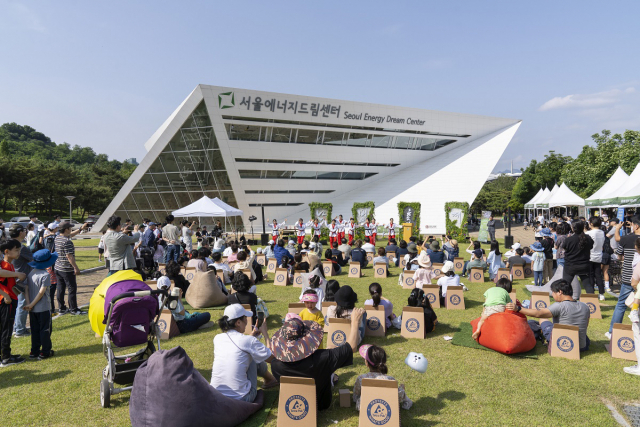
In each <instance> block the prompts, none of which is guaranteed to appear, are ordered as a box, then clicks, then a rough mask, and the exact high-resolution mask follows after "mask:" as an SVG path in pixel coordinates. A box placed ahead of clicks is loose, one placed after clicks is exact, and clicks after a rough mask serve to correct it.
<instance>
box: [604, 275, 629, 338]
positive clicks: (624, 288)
mask: <svg viewBox="0 0 640 427" xmlns="http://www.w3.org/2000/svg"><path fill="white" fill-rule="evenodd" d="M632 292H633V288H632V287H631V285H630V284H629V283H623V284H622V285H620V296H619V297H618V303H617V304H616V308H614V309H613V315H612V316H611V326H609V333H611V332H613V324H614V323H622V319H624V313H625V312H626V311H627V306H626V304H625V303H624V301H625V300H626V299H627V297H628V296H629V294H630V293H632Z"/></svg>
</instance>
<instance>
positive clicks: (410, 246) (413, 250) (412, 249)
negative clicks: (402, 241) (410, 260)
mask: <svg viewBox="0 0 640 427" xmlns="http://www.w3.org/2000/svg"><path fill="white" fill-rule="evenodd" d="M407 252H409V253H410V254H417V253H418V248H417V246H416V244H415V243H409V244H408V245H407Z"/></svg>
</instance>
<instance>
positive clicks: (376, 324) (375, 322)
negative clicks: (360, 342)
mask: <svg viewBox="0 0 640 427" xmlns="http://www.w3.org/2000/svg"><path fill="white" fill-rule="evenodd" d="M367 326H368V327H369V329H370V330H372V331H377V330H378V329H380V319H378V318H377V317H370V318H368V319H367Z"/></svg>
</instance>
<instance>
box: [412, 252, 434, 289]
mask: <svg viewBox="0 0 640 427" xmlns="http://www.w3.org/2000/svg"><path fill="white" fill-rule="evenodd" d="M417 262H418V270H417V271H416V272H415V274H414V275H413V281H414V283H415V284H416V288H419V289H422V286H423V285H430V284H431V281H432V280H433V279H435V278H436V277H438V276H436V273H434V271H433V269H432V268H431V267H432V264H431V258H430V257H429V255H427V253H426V252H421V253H420V255H418V258H417Z"/></svg>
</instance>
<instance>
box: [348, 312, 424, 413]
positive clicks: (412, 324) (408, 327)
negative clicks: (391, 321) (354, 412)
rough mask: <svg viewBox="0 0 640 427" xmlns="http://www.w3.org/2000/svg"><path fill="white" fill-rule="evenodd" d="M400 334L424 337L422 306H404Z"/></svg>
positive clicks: (406, 336) (407, 336)
mask: <svg viewBox="0 0 640 427" xmlns="http://www.w3.org/2000/svg"><path fill="white" fill-rule="evenodd" d="M400 335H402V336H403V337H405V338H419V339H421V340H423V339H424V310H423V309H422V307H404V308H403V309H402V329H400ZM397 396H398V395H397V394H396V399H398V397H397ZM360 403H362V400H360ZM361 408H362V406H361Z"/></svg>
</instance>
